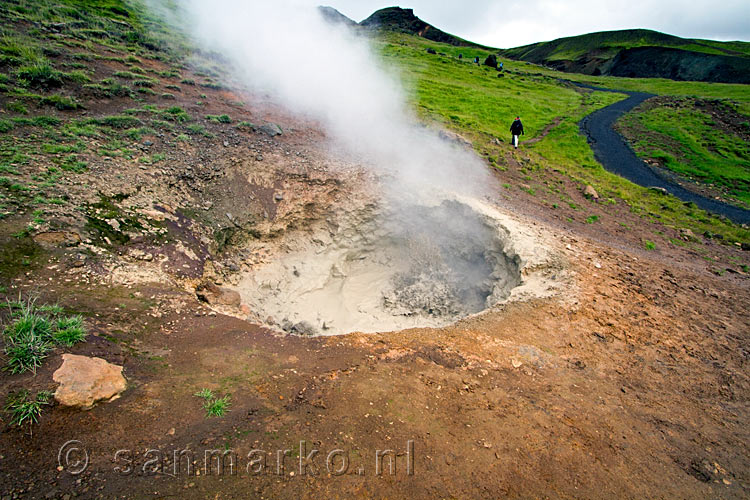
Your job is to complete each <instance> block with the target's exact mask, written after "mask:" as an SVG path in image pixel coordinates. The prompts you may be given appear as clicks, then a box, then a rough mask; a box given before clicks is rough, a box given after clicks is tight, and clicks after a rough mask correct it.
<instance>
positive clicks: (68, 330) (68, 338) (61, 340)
mask: <svg viewBox="0 0 750 500" xmlns="http://www.w3.org/2000/svg"><path fill="white" fill-rule="evenodd" d="M56 326H57V331H56V332H55V333H54V334H53V338H54V339H55V342H57V343H58V344H60V345H64V346H68V347H70V346H72V345H74V344H77V343H78V342H81V341H83V340H84V339H85V338H86V330H85V329H84V328H83V318H82V317H81V316H70V317H67V318H60V319H58V320H57V325H56Z"/></svg>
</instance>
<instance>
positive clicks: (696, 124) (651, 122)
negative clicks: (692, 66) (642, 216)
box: [618, 99, 750, 207]
mask: <svg viewBox="0 0 750 500" xmlns="http://www.w3.org/2000/svg"><path fill="white" fill-rule="evenodd" d="M699 103H700V101H696V100H694V99H683V100H680V101H677V102H676V103H672V105H670V106H668V107H667V106H656V105H654V104H650V103H645V104H644V105H642V106H640V107H639V108H637V109H636V110H634V111H633V112H631V113H629V114H628V115H626V116H625V117H623V118H622V119H621V120H620V122H619V123H618V129H619V130H620V131H621V132H622V133H623V134H624V135H625V136H626V137H627V138H628V139H629V140H630V141H631V143H632V145H633V149H634V151H635V152H636V153H637V154H638V156H640V157H642V158H647V159H653V160H656V161H658V162H659V163H660V164H661V165H662V166H664V167H666V168H668V169H670V170H672V171H674V172H676V173H678V174H680V175H682V176H684V177H687V178H688V179H691V180H694V181H698V182H701V183H704V184H714V185H716V186H719V187H721V188H724V189H725V190H726V191H727V192H728V194H729V195H730V196H731V197H733V198H735V199H737V200H739V201H740V202H742V204H744V205H745V206H746V207H748V206H750V141H749V140H748V138H749V137H750V128H749V129H747V130H744V131H737V130H731V128H729V129H727V128H722V127H720V126H719V125H718V124H717V120H720V119H721V118H717V116H715V115H713V114H711V113H710V112H709V111H708V110H706V109H702V108H701V107H699V106H697V104H699ZM715 107H717V108H719V109H724V111H725V112H726V113H729V112H731V110H733V108H732V106H731V104H730V103H723V102H720V103H717V104H715ZM747 119H748V121H750V116H748V117H747ZM743 132H744V133H743Z"/></svg>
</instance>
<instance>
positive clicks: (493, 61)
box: [484, 54, 497, 69]
mask: <svg viewBox="0 0 750 500" xmlns="http://www.w3.org/2000/svg"><path fill="white" fill-rule="evenodd" d="M484 65H485V66H489V67H490V68H495V69H497V56H496V55H495V54H490V55H488V56H487V59H485V60H484Z"/></svg>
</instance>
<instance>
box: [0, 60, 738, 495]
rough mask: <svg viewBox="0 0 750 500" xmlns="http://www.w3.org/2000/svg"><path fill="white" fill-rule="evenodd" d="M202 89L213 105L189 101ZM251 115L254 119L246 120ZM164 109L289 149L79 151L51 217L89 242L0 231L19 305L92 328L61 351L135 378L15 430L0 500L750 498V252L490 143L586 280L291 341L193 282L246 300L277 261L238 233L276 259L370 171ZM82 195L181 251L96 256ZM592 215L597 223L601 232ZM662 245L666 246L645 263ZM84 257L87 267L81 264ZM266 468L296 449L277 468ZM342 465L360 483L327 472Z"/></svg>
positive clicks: (309, 141)
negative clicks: (30, 303)
mask: <svg viewBox="0 0 750 500" xmlns="http://www.w3.org/2000/svg"><path fill="white" fill-rule="evenodd" d="M150 64H153V65H155V66H159V65H160V63H158V62H151V63H150ZM97 71H105V70H104V68H98V69H97ZM200 93H205V94H207V97H206V98H204V99H203V100H204V101H205V106H203V107H200V108H197V109H196V108H195V106H196V105H195V104H194V103H195V101H196V100H197V99H199V97H198V94H200ZM238 100H243V101H244V102H245V105H244V106H239V105H236V104H232V103H234V102H236V101H238ZM175 103H176V104H177V105H180V106H183V107H185V108H186V109H187V110H188V111H189V112H191V113H194V114H195V115H196V116H202V115H204V114H221V113H228V114H231V116H232V118H233V119H235V120H248V121H256V122H259V123H260V122H275V123H280V124H281V126H282V128H283V129H284V131H285V133H284V135H282V136H280V137H276V138H269V137H267V136H266V135H264V134H262V133H260V132H239V131H237V130H235V129H234V128H232V127H229V126H223V125H220V124H213V123H207V126H208V127H209V128H210V130H211V131H212V132H214V133H215V134H216V137H214V138H211V139H209V138H197V139H196V140H195V141H194V142H193V143H191V144H187V145H183V144H177V143H176V142H175V141H174V137H173V135H170V134H165V135H164V136H163V137H158V136H154V137H151V138H148V139H150V140H151V141H152V142H153V143H154V144H153V145H152V146H149V148H150V150H149V153H150V154H153V153H154V152H164V154H167V155H168V161H166V162H164V163H163V164H159V165H156V166H155V167H153V168H151V167H149V168H147V169H145V170H144V169H142V168H140V167H141V165H140V164H139V163H138V162H134V161H126V160H124V159H115V160H106V161H105V160H102V159H101V158H95V157H92V158H90V159H89V161H90V169H89V171H88V172H87V173H85V174H82V177H80V178H78V179H79V182H77V183H71V184H70V185H66V186H63V187H61V188H60V189H62V190H65V192H66V193H67V194H68V195H69V196H70V200H71V203H70V205H66V206H64V207H61V208H60V209H59V212H57V213H54V214H52V215H51V216H50V217H49V220H51V221H53V222H54V224H53V223H52V222H48V224H49V225H50V226H52V225H55V226H57V229H58V230H61V229H67V230H70V231H77V232H79V233H80V234H81V236H82V243H80V244H79V245H78V246H73V247H67V246H62V247H60V246H57V244H59V243H61V242H62V241H67V240H59V241H58V240H57V239H55V237H48V238H47V240H52V242H51V243H50V242H49V241H46V242H45V243H46V245H45V247H41V246H39V245H38V244H37V243H33V242H32V241H31V240H29V239H28V238H26V239H18V238H14V237H11V236H10V235H11V234H13V233H16V232H17V231H18V230H19V229H20V228H23V227H24V226H25V225H26V223H27V222H28V215H27V214H18V215H15V216H13V217H10V218H8V219H6V220H4V221H3V222H2V225H1V226H0V233H1V234H2V241H1V242H0V243H2V245H3V249H4V250H3V253H4V254H5V255H6V256H7V258H6V257H4V258H3V259H4V260H3V262H4V267H3V279H4V280H5V281H4V283H3V284H4V285H7V287H8V290H7V296H8V297H17V296H18V294H19V293H21V294H22V295H23V296H28V295H30V294H37V295H38V296H39V300H40V301H43V302H56V301H57V302H59V303H60V304H62V305H63V306H65V307H66V308H68V309H70V310H73V311H80V312H81V313H83V314H85V315H86V323H87V326H88V330H89V333H90V335H89V336H88V338H87V342H85V343H83V344H79V345H78V346H76V347H73V348H71V349H69V350H68V351H69V352H73V353H75V354H85V355H92V356H98V357H102V358H104V359H106V360H108V361H110V362H113V363H117V364H120V365H123V366H124V374H125V375H126V377H127V379H128V382H129V388H128V390H127V391H126V392H125V393H124V394H123V395H122V397H121V398H120V399H118V400H116V401H114V402H111V403H107V404H100V405H98V406H96V407H95V408H94V409H92V410H90V411H85V412H82V411H77V410H70V409H65V408H62V407H60V406H53V407H51V408H47V409H45V411H44V413H43V414H42V416H41V418H40V421H39V423H38V424H37V425H35V426H34V427H33V435H29V433H28V432H27V429H26V428H17V427H13V426H10V425H7V422H6V423H4V426H3V428H2V433H0V492H2V494H3V495H4V496H8V497H11V498H15V497H28V498H43V497H47V498H58V497H64V498H70V496H71V495H74V496H78V497H81V498H115V497H122V498H146V497H149V498H151V497H154V498H165V497H177V498H300V497H302V498H405V497H411V498H436V497H440V498H498V497H501V496H510V497H521V498H613V497H618V498H705V497H718V498H747V497H748V495H749V494H750V461H749V460H748V456H747V453H746V450H747V447H748V443H749V442H750V433H749V431H748V429H750V425H748V424H749V423H750V422H749V421H750V418H749V415H748V397H750V380H749V379H748V370H747V362H748V352H750V348H749V347H748V337H747V333H748V330H749V329H748V326H749V325H750V312H749V311H750V294H748V284H749V283H750V281H749V280H748V276H747V274H745V273H744V272H743V271H742V268H741V265H742V264H748V254H747V252H742V251H741V250H740V249H739V248H735V247H732V246H728V245H723V244H720V243H719V242H717V241H716V240H702V239H700V240H698V239H697V238H692V237H689V236H686V235H685V234H681V233H680V232H679V231H678V229H673V228H667V227H664V226H662V225H660V224H658V223H653V222H649V221H647V220H646V219H643V218H641V217H639V216H638V215H636V214H632V213H630V211H629V210H628V207H627V206H626V204H625V203H623V202H622V201H621V200H615V201H616V204H614V205H612V204H606V202H604V201H601V202H595V201H592V200H588V199H586V198H585V197H584V196H583V194H582V189H583V187H584V186H581V185H578V184H576V183H574V182H573V181H571V180H570V179H569V178H568V177H566V176H564V175H563V174H561V173H559V172H555V171H554V170H551V169H537V168H534V165H531V163H530V160H529V158H528V157H526V156H525V155H524V152H523V149H520V150H518V151H511V150H510V148H509V146H508V145H499V146H498V148H497V153H498V154H499V155H501V156H502V157H503V158H504V159H505V160H504V161H505V163H506V164H507V166H508V169H507V171H504V172H500V171H495V176H496V178H497V179H496V180H497V183H496V185H495V186H493V187H492V189H493V190H494V192H495V193H497V195H496V198H495V199H493V200H492V202H493V203H496V204H498V205H499V206H500V207H501V208H502V209H503V210H506V211H508V212H512V213H514V214H516V216H517V217H519V218H520V219H522V220H523V221H524V223H526V224H528V225H530V226H536V227H538V228H540V229H543V230H544V231H546V232H547V233H548V234H550V235H552V236H553V237H554V239H556V240H557V244H558V246H559V248H558V251H559V252H561V253H562V254H563V255H564V257H565V259H566V260H567V271H568V272H570V273H573V284H572V285H571V286H570V288H569V290H568V291H567V292H566V293H565V294H564V295H562V296H557V297H553V298H550V299H538V300H533V301H526V302H517V303H511V304H507V305H505V306H501V307H498V308H495V309H494V310H492V311H490V312H488V313H485V314H482V315H480V316H476V317H472V318H469V319H465V320H462V321H460V322H458V323H457V324H455V325H453V326H450V327H446V328H441V329H415V330H408V331H402V332H391V333H382V334H372V335H363V334H352V335H348V336H342V337H330V338H321V337H317V338H301V337H295V336H280V335H278V334H276V333H273V332H270V331H268V330H265V329H262V328H260V327H258V326H256V325H253V324H250V323H248V322H246V321H243V320H241V319H237V317H241V316H242V313H241V312H240V311H239V310H236V309H231V308H228V309H226V310H225V312H226V313H227V314H222V313H219V314H217V313H216V312H215V311H212V310H211V309H209V308H208V307H207V305H206V304H204V303H202V302H200V301H199V300H198V299H197V298H196V295H195V286H196V285H197V284H198V283H199V282H200V281H201V280H205V279H208V280H211V281H213V282H215V283H218V284H220V285H221V284H224V283H232V282H233V281H234V280H236V279H237V278H236V277H237V274H238V273H239V272H241V271H242V270H246V269H247V268H248V266H250V265H253V264H255V263H259V262H263V261H265V260H267V259H268V258H270V257H269V255H271V252H270V250H269V251H268V252H264V250H263V248H262V246H261V248H259V249H258V248H257V246H255V247H254V248H256V250H255V251H253V252H252V253H248V252H247V251H246V250H245V249H246V248H247V246H246V242H247V241H256V242H257V241H260V242H261V243H263V242H267V243H268V247H269V248H272V247H273V246H274V245H277V244H278V242H279V241H280V238H281V237H282V236H283V235H284V234H285V233H287V232H288V231H291V230H293V229H304V228H305V227H307V226H308V225H309V224H310V223H311V221H315V220H318V219H320V218H324V217H325V216H326V214H327V213H328V211H329V210H331V209H332V208H335V207H336V206H339V205H340V204H342V203H346V202H347V199H349V198H351V197H353V196H361V191H360V190H359V188H358V187H359V186H369V185H371V183H372V179H371V176H370V175H369V174H368V173H367V172H366V171H364V170H362V169H360V168H359V167H358V166H357V163H356V162H353V161H352V160H351V159H345V158H339V157H336V156H331V153H330V152H329V151H327V145H326V143H325V137H324V136H323V134H322V133H321V132H320V131H319V130H318V129H317V128H316V126H315V124H312V123H308V122H303V121H300V120H298V119H295V118H294V117H292V116H290V115H288V114H286V113H284V112H283V111H281V110H279V109H276V108H274V107H273V106H272V105H270V104H269V103H267V102H263V99H262V98H261V97H257V96H241V97H240V96H237V95H235V94H232V93H231V92H228V91H223V90H214V89H203V88H201V89H192V88H188V87H187V86H184V92H182V93H180V95H178V96H177V99H176V101H175ZM101 105H102V108H101V111H100V109H99V108H96V107H95V105H93V104H89V105H88V106H89V108H90V109H91V112H92V113H93V111H94V110H95V111H96V113H97V114H99V113H101V114H105V113H108V112H113V110H115V109H122V108H123V107H125V105H126V103H118V102H116V100H108V101H107V102H106V103H101ZM121 105H122V106H121ZM118 106H120V107H119V108H118ZM529 179H530V180H529ZM86 183H88V184H89V185H94V186H97V187H98V188H99V189H101V190H102V191H103V193H104V194H106V195H107V196H113V195H117V194H123V193H125V194H128V195H129V196H128V197H127V198H124V199H122V201H118V202H116V205H117V206H118V207H119V209H120V210H122V212H123V213H128V214H141V216H142V217H145V218H146V219H148V220H154V221H157V222H159V221H160V220H161V219H163V222H164V225H165V227H166V228H167V237H166V239H165V240H158V239H154V238H153V237H151V236H149V235H147V234H146V235H141V236H137V237H134V238H132V239H131V241H130V242H129V243H128V244H127V245H117V244H114V245H112V246H109V245H105V244H103V243H96V242H94V241H93V238H95V236H96V234H95V233H92V232H91V231H88V230H85V229H84V227H83V225H84V223H85V220H84V219H83V218H82V217H81V215H80V212H79V211H77V210H76V209H75V204H76V203H83V202H89V203H91V202H95V201H97V200H98V195H97V194H96V192H95V191H92V189H91V188H89V187H86ZM505 183H508V184H511V185H512V186H519V185H523V184H527V187H529V188H531V189H533V190H536V191H537V193H545V192H547V191H546V190H559V191H560V192H562V193H566V194H567V195H568V196H569V199H570V203H571V205H573V206H575V207H576V208H573V206H571V205H568V204H562V203H561V204H560V206H559V207H556V208H552V206H551V202H549V201H548V200H547V199H546V197H545V195H541V194H537V195H532V194H529V192H528V191H530V190H531V189H530V190H527V191H523V190H518V189H517V188H512V189H506V188H504V187H502V185H503V184H505ZM277 194H280V195H281V196H280V197H277ZM68 207H70V208H68ZM578 207H583V208H578ZM144 211H145V212H144ZM144 214H145V215H144ZM227 214H229V215H227ZM591 214H602V215H603V214H607V215H608V216H607V217H602V218H601V219H600V220H599V221H597V222H595V223H593V224H587V223H586V222H585V220H586V218H587V217H588V216H589V215H591ZM50 230H52V228H51V227H42V228H39V230H38V232H40V233H41V232H46V231H50ZM656 232H660V234H661V238H662V239H661V240H660V241H659V244H658V245H657V249H656V250H654V251H646V250H644V249H643V241H644V240H646V239H649V240H651V239H654V234H655V233H656ZM669 238H671V239H672V240H673V242H671V243H670V240H669ZM42 239H44V238H42ZM87 241H91V243H87ZM676 243H679V244H676ZM66 244H68V243H66ZM72 244H75V242H73V243H72ZM102 248H104V249H105V250H104V251H102ZM136 250H137V252H136ZM79 253H84V254H86V255H87V256H88V257H87V258H86V263H85V265H84V266H83V267H78V265H79V263H78V262H77V260H76V259H77V255H78V254H79ZM148 253H150V254H152V257H153V258H152V259H148V258H146V257H144V255H145V254H148ZM22 258H28V259H29V262H28V265H27V266H22V265H20V264H18V262H20V260H21V259H22ZM11 264H13V266H15V267H13V266H11ZM6 268H7V269H11V268H12V269H13V270H14V272H11V271H7V272H6ZM717 269H721V270H725V269H728V270H731V272H723V273H721V274H722V275H720V276H719V275H717V274H716V273H715V272H714V271H716V270H717ZM17 271H20V272H17ZM235 316H237V317H235ZM60 356H61V352H59V351H58V352H55V353H54V354H53V355H51V356H50V357H49V358H48V359H47V360H46V362H45V364H44V366H43V367H42V368H41V369H40V370H38V372H37V373H36V375H31V374H24V375H11V374H9V373H7V372H3V373H2V374H0V394H2V395H3V396H5V395H7V394H8V393H9V392H11V391H13V390H15V389H18V388H21V387H25V388H28V389H30V390H32V391H36V390H41V389H50V388H54V384H53V383H52V373H53V372H54V370H55V369H56V368H58V367H59V365H60V363H61V357H60ZM201 388H210V389H213V390H214V391H215V392H216V393H217V394H219V395H223V394H231V397H232V406H231V409H230V411H229V412H228V413H227V414H226V415H225V416H224V417H220V418H207V417H206V416H205V412H204V410H203V409H202V408H201V400H200V399H199V398H197V397H195V396H194V393H195V392H197V391H199V390H200V389H201ZM70 440H77V441H80V443H81V445H80V446H82V447H83V448H85V450H86V451H87V454H88V458H89V460H90V463H89V465H88V467H87V469H86V470H85V471H84V472H83V473H81V474H80V475H73V474H71V470H73V469H74V465H75V464H74V463H73V461H74V459H76V458H80V455H77V454H75V453H73V454H71V455H69V457H70V458H71V461H70V462H69V463H62V464H60V463H59V462H58V458H59V456H62V457H63V459H64V458H65V453H63V454H62V455H60V448H61V446H63V445H64V444H65V443H66V442H68V441H70ZM300 441H306V450H305V451H306V452H308V453H309V452H310V451H311V449H313V448H315V449H318V450H320V451H319V453H318V455H317V456H316V457H315V458H314V464H315V467H313V470H314V469H315V468H317V475H311V474H310V472H311V469H307V470H306V472H308V473H307V474H300V468H299V459H298V458H296V457H297V456H298V453H299V451H300ZM410 442H411V443H412V444H409V443H410ZM225 449H227V450H229V449H231V450H234V451H235V452H236V453H237V455H238V457H237V463H236V465H235V470H234V472H236V474H231V471H230V470H229V468H228V465H227V468H226V469H225V470H224V471H223V473H222V474H218V473H217V471H216V467H215V465H214V466H213V467H212V468H211V469H212V472H213V474H207V471H206V469H205V468H204V457H205V455H204V453H205V451H206V450H221V451H223V450H225ZM336 449H340V450H343V451H342V452H340V453H338V454H336V453H334V455H333V459H332V460H333V464H332V465H333V467H332V470H331V471H330V472H329V471H327V470H326V458H327V457H328V456H329V453H330V452H332V451H333V450H336ZM387 449H391V450H394V452H395V455H396V456H395V463H396V469H395V471H394V473H393V474H391V473H390V471H389V470H388V464H389V459H388V458H386V459H384V460H383V461H382V462H383V464H384V465H383V469H384V470H383V471H382V474H381V475H377V474H376V463H377V462H376V453H377V450H387ZM118 450H126V451H124V452H122V451H121V452H120V453H119V454H118ZM180 450H192V451H193V452H194V453H195V455H194V460H195V464H194V468H193V470H192V474H188V472H189V471H188V470H187V469H188V466H187V462H186V461H185V460H184V459H183V461H182V462H181V466H180V467H178V468H177V474H175V469H174V463H173V459H172V457H173V453H174V451H178V452H179V451H180ZM253 450H263V451H264V452H266V453H267V455H266V458H267V469H266V470H265V471H264V473H263V474H253V473H252V472H253V471H254V470H257V469H255V467H256V466H257V463H258V462H257V461H255V462H251V460H253V459H257V458H258V457H259V456H261V454H258V453H256V454H254V455H250V457H248V454H250V453H251V452H252V451H253ZM277 450H282V453H283V450H290V452H289V455H290V457H289V458H287V459H286V461H285V464H286V467H285V468H283V469H277ZM342 455H346V456H347V457H348V459H349V467H348V469H347V470H346V471H345V473H343V474H341V475H337V474H336V473H335V472H336V471H335V469H338V468H339V467H340V465H341V456H342ZM154 459H159V460H158V461H154ZM63 461H64V460H63ZM248 465H250V467H249V469H248ZM409 467H410V468H411V470H409ZM128 470H132V472H128ZM196 470H199V474H197V473H196Z"/></svg>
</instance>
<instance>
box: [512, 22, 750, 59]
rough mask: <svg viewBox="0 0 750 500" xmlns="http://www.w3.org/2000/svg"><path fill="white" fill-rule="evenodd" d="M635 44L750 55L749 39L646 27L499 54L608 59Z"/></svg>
mask: <svg viewBox="0 0 750 500" xmlns="http://www.w3.org/2000/svg"><path fill="white" fill-rule="evenodd" d="M634 47H671V48H679V49H683V50H691V51H694V52H701V53H705V54H715V55H726V54H727V53H731V52H735V53H737V52H739V53H742V54H744V55H745V56H750V43H747V42H717V41H714V40H694V39H687V38H680V37H677V36H673V35H668V34H666V33H659V32H658V31H651V30H645V29H636V30H620V31H602V32H598V33H589V34H586V35H580V36H573V37H567V38H560V39H557V40H553V41H551V42H540V43H534V44H531V45H525V46H523V47H517V48H513V49H507V50H503V51H502V54H503V55H504V56H506V57H511V58H513V59H523V60H527V61H533V62H536V60H541V59H544V60H547V61H572V60H575V59H578V58H580V57H582V56H585V55H587V54H589V53H590V52H592V51H596V53H597V57H599V58H603V59H608V58H612V57H614V56H616V55H617V54H618V53H619V51H620V50H622V49H630V48H634Z"/></svg>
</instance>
